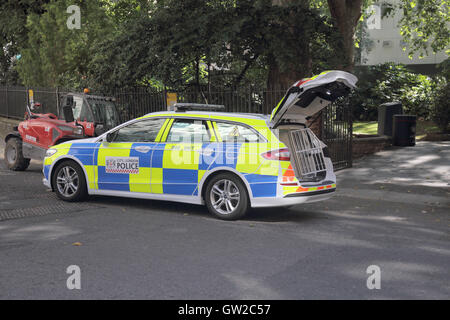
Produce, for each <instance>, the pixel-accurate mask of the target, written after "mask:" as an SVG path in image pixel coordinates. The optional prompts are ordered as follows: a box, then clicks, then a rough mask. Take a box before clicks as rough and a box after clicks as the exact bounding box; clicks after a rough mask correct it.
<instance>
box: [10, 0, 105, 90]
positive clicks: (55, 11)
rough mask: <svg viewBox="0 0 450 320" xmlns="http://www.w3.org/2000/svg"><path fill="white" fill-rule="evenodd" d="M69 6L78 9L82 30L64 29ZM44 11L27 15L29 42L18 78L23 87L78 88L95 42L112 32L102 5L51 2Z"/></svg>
mask: <svg viewBox="0 0 450 320" xmlns="http://www.w3.org/2000/svg"><path fill="white" fill-rule="evenodd" d="M70 5H78V6H79V7H80V8H81V29H72V30H70V29H69V28H68V27H67V19H68V18H69V16H70V14H69V13H67V8H68V7H69V6H70ZM43 10H44V11H45V12H44V13H42V14H37V13H31V14H29V15H28V18H27V29H28V41H27V44H26V46H24V49H22V50H21V54H22V59H20V60H19V62H18V66H17V69H18V72H19V75H20V77H21V79H22V81H23V83H24V84H25V85H40V86H51V87H55V86H70V87H80V86H82V85H83V82H85V78H86V76H87V73H88V66H89V63H90V60H91V59H92V57H93V56H94V55H95V52H94V51H93V44H94V42H95V41H97V39H101V38H106V37H108V35H109V33H110V31H111V30H112V27H111V25H110V22H109V20H108V19H107V16H106V14H105V9H104V7H103V3H102V2H101V1H100V0H91V1H73V0H57V1H56V0H51V1H50V2H49V3H47V4H45V5H43Z"/></svg>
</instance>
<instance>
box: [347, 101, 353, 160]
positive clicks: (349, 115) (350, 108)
mask: <svg viewBox="0 0 450 320" xmlns="http://www.w3.org/2000/svg"><path fill="white" fill-rule="evenodd" d="M348 104H349V106H348V124H349V126H350V127H349V128H348V130H349V131H350V132H349V138H350V142H349V149H350V150H349V153H350V154H349V155H348V159H349V161H348V166H349V168H352V167H353V104H352V103H348Z"/></svg>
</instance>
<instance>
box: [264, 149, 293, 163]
mask: <svg viewBox="0 0 450 320" xmlns="http://www.w3.org/2000/svg"><path fill="white" fill-rule="evenodd" d="M261 156H262V157H263V158H265V159H267V160H278V161H291V153H290V152H289V149H288V148H283V149H278V150H272V151H267V152H264V153H263V154H262V155H261Z"/></svg>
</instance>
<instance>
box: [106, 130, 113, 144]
mask: <svg viewBox="0 0 450 320" xmlns="http://www.w3.org/2000/svg"><path fill="white" fill-rule="evenodd" d="M113 140H114V133H113V132H110V133H108V134H107V135H106V142H108V143H111V142H113Z"/></svg>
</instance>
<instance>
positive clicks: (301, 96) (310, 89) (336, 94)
mask: <svg viewBox="0 0 450 320" xmlns="http://www.w3.org/2000/svg"><path fill="white" fill-rule="evenodd" d="M357 81H358V78H356V77H355V76H354V75H353V74H351V73H348V72H345V71H325V72H322V73H321V74H319V75H317V76H314V77H312V78H308V79H303V80H300V81H297V82H296V83H295V84H294V85H293V86H292V87H291V88H290V89H289V90H288V91H287V93H286V95H285V96H284V98H283V99H282V100H281V101H280V103H279V104H278V106H277V107H276V108H275V109H274V110H273V111H272V115H271V116H270V126H271V127H272V128H275V127H277V126H278V125H280V124H281V123H306V121H307V120H308V119H309V118H310V117H311V116H313V115H314V114H316V113H317V112H319V111H320V110H322V109H323V108H325V107H326V106H328V105H329V104H330V103H332V102H333V101H335V100H337V99H338V98H340V97H342V96H346V95H348V94H349V93H350V92H351V90H352V89H354V88H355V87H356V82H357Z"/></svg>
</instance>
